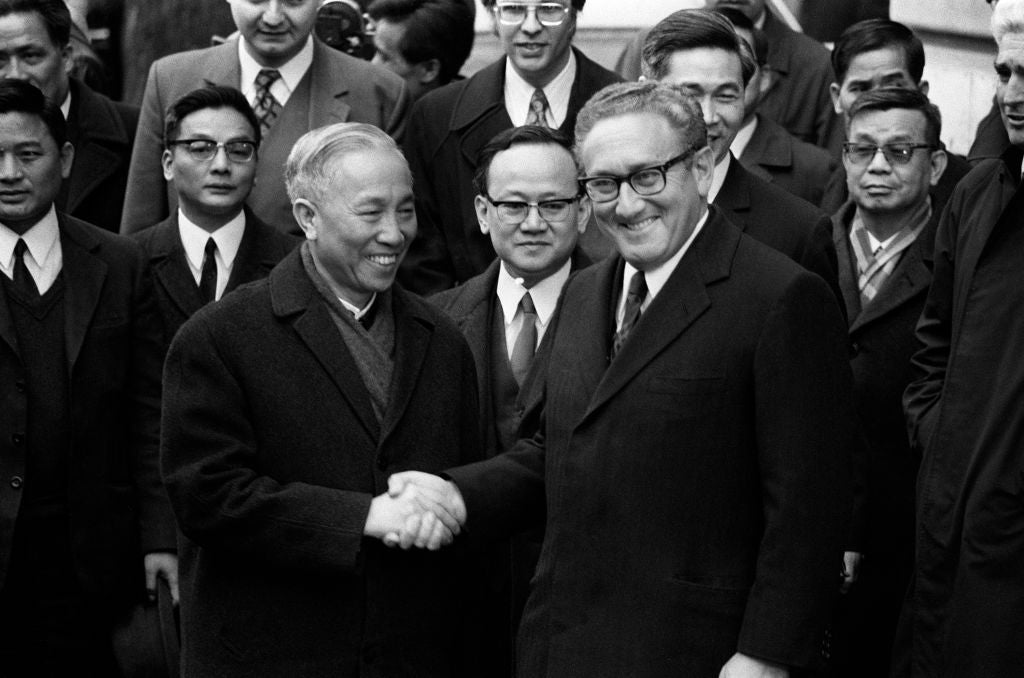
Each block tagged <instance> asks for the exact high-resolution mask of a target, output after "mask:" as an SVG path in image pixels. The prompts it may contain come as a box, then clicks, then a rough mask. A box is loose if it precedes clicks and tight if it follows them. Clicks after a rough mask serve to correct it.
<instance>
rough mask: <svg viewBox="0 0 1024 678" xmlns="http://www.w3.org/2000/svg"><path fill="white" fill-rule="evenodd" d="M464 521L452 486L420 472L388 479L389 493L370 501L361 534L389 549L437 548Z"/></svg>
mask: <svg viewBox="0 0 1024 678" xmlns="http://www.w3.org/2000/svg"><path fill="white" fill-rule="evenodd" d="M465 522H466V506H465V504H464V503H463V502H462V495H461V494H460V493H459V490H458V489H457V488H456V487H455V484H454V483H452V482H450V481H448V480H445V479H444V478H441V477H439V476H435V475H432V474H430V473H421V472H419V471H405V472H402V473H396V474H394V475H392V476H391V477H390V478H388V491H387V493H385V494H381V495H379V496H377V497H374V498H373V501H372V502H371V503H370V513H369V515H368V516H367V518H366V527H365V529H364V533H365V534H366V535H367V536H370V537H376V538H378V539H381V540H383V541H384V543H385V544H387V545H388V546H400V547H401V548H403V549H408V548H409V547H411V546H416V547H417V548H425V549H430V550H431V551H436V550H437V549H439V548H441V547H442V546H445V545H447V544H450V543H451V542H452V540H453V539H454V538H455V536H456V535H457V534H459V532H460V531H461V530H462V526H463V525H464V524H465Z"/></svg>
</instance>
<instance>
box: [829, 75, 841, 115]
mask: <svg viewBox="0 0 1024 678" xmlns="http://www.w3.org/2000/svg"><path fill="white" fill-rule="evenodd" d="M839 92H840V88H839V83H836V82H833V83H832V84H831V85H829V86H828V93H829V95H830V96H831V97H832V110H834V111H835V112H836V115H842V114H843V109H842V108H840V107H839Z"/></svg>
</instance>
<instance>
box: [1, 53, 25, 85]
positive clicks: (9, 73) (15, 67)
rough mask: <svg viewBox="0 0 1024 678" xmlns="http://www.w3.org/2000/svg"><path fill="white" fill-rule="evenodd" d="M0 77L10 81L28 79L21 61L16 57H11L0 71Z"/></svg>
mask: <svg viewBox="0 0 1024 678" xmlns="http://www.w3.org/2000/svg"><path fill="white" fill-rule="evenodd" d="M0 76H3V77H5V78H11V79H12V80H25V79H27V78H28V75H27V74H26V73H25V70H24V68H23V66H22V63H21V60H20V59H18V58H17V57H11V59H10V60H9V61H8V62H7V63H6V64H5V65H4V67H3V68H2V69H0Z"/></svg>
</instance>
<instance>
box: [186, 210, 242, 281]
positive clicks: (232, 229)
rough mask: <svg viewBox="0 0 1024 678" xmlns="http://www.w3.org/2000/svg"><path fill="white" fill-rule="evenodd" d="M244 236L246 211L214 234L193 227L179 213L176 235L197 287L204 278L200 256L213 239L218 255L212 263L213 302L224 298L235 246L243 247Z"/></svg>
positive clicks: (193, 225) (233, 259)
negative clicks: (214, 272) (214, 271)
mask: <svg viewBox="0 0 1024 678" xmlns="http://www.w3.org/2000/svg"><path fill="white" fill-rule="evenodd" d="M244 233H245V212H239V213H238V216H236V217H235V218H234V219H232V220H231V221H229V222H228V223H226V224H224V225H223V226H221V227H220V228H218V229H217V230H216V231H214V232H213V233H210V232H209V231H207V230H205V229H203V228H200V227H199V226H196V225H195V224H194V223H192V222H191V221H189V219H188V217H186V216H185V213H184V212H182V211H181V210H180V209H179V210H178V235H179V236H180V237H181V245H182V247H184V248H185V259H186V261H188V268H189V270H190V271H192V277H193V278H195V281H196V285H198V284H199V279H200V278H201V277H202V275H203V256H204V255H205V254H206V241H207V240H209V239H210V238H213V241H214V242H215V243H217V255H216V256H215V257H214V261H216V262H217V290H216V294H214V297H213V298H214V300H217V299H220V298H221V297H222V296H224V289H225V288H226V287H227V286H228V278H229V277H231V268H232V267H233V266H234V264H235V256H236V255H237V254H238V247H239V245H241V244H242V234H244Z"/></svg>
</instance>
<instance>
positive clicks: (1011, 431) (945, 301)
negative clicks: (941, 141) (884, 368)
mask: <svg viewBox="0 0 1024 678" xmlns="http://www.w3.org/2000/svg"><path fill="white" fill-rule="evenodd" d="M992 33H993V35H994V36H995V39H996V44H997V46H998V50H999V51H998V54H997V55H996V59H995V70H996V75H997V76H998V78H999V80H998V83H997V86H996V101H997V103H998V104H999V110H1000V111H1001V113H1002V116H1003V123H1004V124H1005V125H1006V131H1007V134H1008V136H1009V139H1010V143H1011V144H1012V146H1011V147H1010V148H1009V149H1008V150H1007V151H1006V153H1004V154H1003V157H1002V158H1000V159H990V160H986V161H983V162H982V163H980V164H979V165H978V166H977V167H975V168H974V169H973V170H971V172H970V173H969V174H968V175H967V176H966V177H964V179H963V180H962V181H961V182H960V183H959V184H958V185H957V187H956V190H955V191H954V192H953V197H952V198H950V200H949V204H948V205H947V207H946V211H945V212H944V213H943V216H942V220H941V222H940V223H939V227H938V231H937V232H936V236H935V265H934V280H933V282H932V286H931V289H930V291H929V293H928V299H927V301H926V302H925V306H924V311H923V312H922V314H921V321H920V323H918V326H917V336H918V339H919V340H920V341H921V343H922V347H921V350H920V351H919V352H918V353H917V354H916V355H915V356H914V363H913V364H914V374H915V376H916V377H917V379H916V380H915V381H914V383H912V384H911V385H910V386H909V387H908V388H907V392H906V395H905V396H904V401H903V402H904V405H905V406H906V410H907V424H908V426H909V430H910V436H911V441H912V443H913V445H914V447H915V449H917V450H919V451H920V452H921V453H922V454H923V458H922V461H921V473H920V474H919V476H918V496H917V534H916V541H915V546H916V549H917V560H916V568H915V571H914V588H913V590H912V595H911V597H910V599H909V602H910V606H909V607H908V609H907V610H906V611H905V615H904V618H903V620H902V621H901V624H903V625H905V628H906V629H907V631H908V638H909V640H910V642H911V645H910V649H911V655H910V659H911V664H910V666H909V670H908V673H909V675H913V676H936V675H942V676H955V677H956V678H964V677H968V676H978V677H979V678H980V677H981V676H1011V675H1016V674H1018V673H1020V667H1021V666H1024V644H1022V643H1021V642H1020V638H1021V635H1020V620H1021V613H1020V611H1021V609H1022V607H1024V571H1022V570H1021V567H1020V563H1021V562H1022V561H1024V532H1022V531H1021V525H1024V485H1022V475H1021V468H1022V465H1024V455H1022V450H1024V428H1022V424H1024V417H1022V410H1021V398H1020V394H1021V390H1022V388H1024V370H1022V367H1024V361H1022V360H1021V359H1020V344H1021V337H1022V336H1024V314H1022V313H1021V312H1020V309H1021V308H1022V307H1024V265H1022V261H1024V257H1022V255H1021V253H1022V252H1024V222H1022V218H1021V217H1022V215H1024V191H1022V190H1021V158H1022V157H1024V153H1022V151H1024V0H999V4H998V5H997V6H996V8H995V10H994V12H993V15H992Z"/></svg>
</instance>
